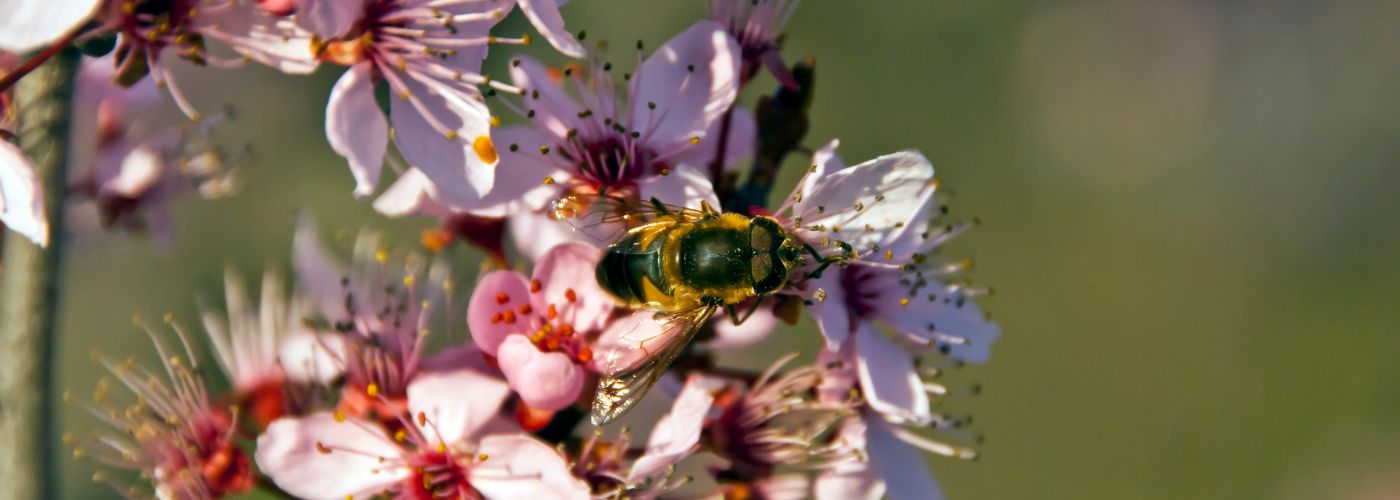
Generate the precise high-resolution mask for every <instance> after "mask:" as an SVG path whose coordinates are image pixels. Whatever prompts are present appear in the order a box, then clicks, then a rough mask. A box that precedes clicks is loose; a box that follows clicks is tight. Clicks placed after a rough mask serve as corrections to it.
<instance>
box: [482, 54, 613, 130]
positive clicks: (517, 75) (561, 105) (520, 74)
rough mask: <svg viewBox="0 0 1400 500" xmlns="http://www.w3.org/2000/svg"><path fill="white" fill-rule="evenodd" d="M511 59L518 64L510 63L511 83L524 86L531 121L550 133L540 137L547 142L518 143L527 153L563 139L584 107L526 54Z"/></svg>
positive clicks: (537, 62) (577, 122)
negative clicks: (512, 81)
mask: <svg viewBox="0 0 1400 500" xmlns="http://www.w3.org/2000/svg"><path fill="white" fill-rule="evenodd" d="M515 60H516V61H518V62H519V64H515V63H512V64H511V68H510V76H511V79H512V80H514V82H515V85H516V86H518V87H520V88H523V89H525V91H526V93H527V94H526V95H527V96H526V97H525V99H524V100H525V106H526V107H527V108H529V109H530V110H532V111H534V112H535V116H534V118H531V121H532V122H533V123H534V125H535V126H536V127H538V128H539V129H540V130H542V131H548V132H549V134H550V135H551V136H552V137H549V138H544V137H542V138H541V139H548V140H550V142H548V143H545V142H541V143H539V144H535V143H523V144H521V145H520V146H521V147H522V148H524V150H525V151H527V152H528V151H534V150H536V149H539V147H540V146H543V145H547V144H554V142H555V141H558V140H561V139H564V138H566V137H567V135H568V133H569V130H570V129H575V128H579V127H580V123H579V121H580V120H579V118H578V113H580V112H582V111H583V109H584V106H583V105H582V104H579V103H578V101H575V100H574V99H573V98H572V97H569V95H568V94H566V93H564V89H563V88H562V87H561V86H560V82H558V81H556V80H555V79H554V78H552V77H550V75H549V68H546V67H545V66H544V65H543V64H540V62H539V61H536V60H535V59H533V58H531V57H527V56H520V57H517V58H516V59H515ZM566 78H569V77H566ZM594 111H595V112H600V111H602V110H594ZM502 144H504V141H503V142H502Z"/></svg>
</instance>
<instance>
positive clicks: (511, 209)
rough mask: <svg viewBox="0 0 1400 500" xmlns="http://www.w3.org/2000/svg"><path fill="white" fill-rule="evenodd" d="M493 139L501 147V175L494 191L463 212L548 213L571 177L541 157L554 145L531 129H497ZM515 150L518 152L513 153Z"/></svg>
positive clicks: (488, 214) (494, 214)
mask: <svg viewBox="0 0 1400 500" xmlns="http://www.w3.org/2000/svg"><path fill="white" fill-rule="evenodd" d="M491 138H492V140H494V141H495V142H496V144H498V145H500V147H499V148H498V149H497V151H499V152H500V155H501V162H500V164H498V165H497V166H496V169H497V170H498V172H499V173H500V174H501V175H498V176H496V182H495V184H493V185H492V186H491V191H490V192H489V193H487V194H486V196H485V197H483V198H482V199H481V201H480V202H479V203H474V204H467V205H463V206H462V207H460V208H462V209H464V210H466V211H469V212H471V213H473V214H475V215H479V216H483V217H505V216H508V215H514V214H517V213H520V212H521V211H524V210H541V209H545V208H546V207H548V205H549V203H550V202H552V201H554V200H555V199H558V198H559V195H560V192H561V191H562V190H563V189H564V186H565V185H566V183H567V181H568V180H569V179H570V178H572V174H570V173H569V172H568V171H565V170H562V169H560V168H559V167H557V166H555V165H554V164H552V163H550V162H548V161H546V160H544V159H543V158H541V157H540V155H539V147H540V146H541V145H545V144H553V143H554V142H553V141H552V140H549V139H546V138H545V137H544V136H542V135H540V133H539V131H537V130H536V129H535V127H530V126H510V127H502V128H498V129H496V130H494V131H492V132H491ZM512 147H515V149H516V150H515V151H511V148H512ZM545 179H552V180H553V182H548V183H547V182H546V181H545ZM555 224H557V225H561V226H565V225H566V224H564V223H558V222H556V223H555Z"/></svg>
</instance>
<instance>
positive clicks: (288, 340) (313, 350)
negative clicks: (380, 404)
mask: <svg viewBox="0 0 1400 500" xmlns="http://www.w3.org/2000/svg"><path fill="white" fill-rule="evenodd" d="M292 317H293V318H300V317H301V316H292ZM343 359H345V344H344V343H343V339H342V338H341V337H340V336H338V335H327V334H319V333H315V332H310V331H295V332H293V333H290V334H288V335H287V336H286V337H283V338H282V343H281V344H280V345H279V346H278V348H277V360H278V362H279V363H280V364H281V365H282V372H283V373H285V374H287V378H288V379H289V380H291V381H293V382H301V383H314V384H329V383H330V382H331V381H333V380H335V379H336V378H339V377H340V374H341V373H344V372H345V369H344V364H345V363H344V362H343V361H341V360H343Z"/></svg>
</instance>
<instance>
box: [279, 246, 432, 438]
mask: <svg viewBox="0 0 1400 500" xmlns="http://www.w3.org/2000/svg"><path fill="white" fill-rule="evenodd" d="M293 247H294V248H293V267H294V268H295V271H296V273H297V276H298V282H299V284H300V285H301V287H302V293H304V294H306V295H307V297H308V298H309V299H310V300H311V307H312V311H311V312H312V314H313V315H315V316H314V317H312V318H310V319H309V323H311V324H314V325H317V328H316V330H317V331H316V333H315V334H314V338H315V342H308V341H302V342H301V343H299V344H298V347H300V348H297V349H291V350H284V351H283V354H282V363H283V365H284V366H295V365H302V366H303V367H304V368H301V370H302V371H312V370H326V371H329V372H330V373H328V374H318V375H317V376H316V378H319V379H323V380H328V379H330V378H334V377H336V376H344V380H345V386H344V388H343V389H342V391H341V399H340V402H339V408H340V409H341V410H342V411H346V412H349V413H350V414H353V415H374V416H377V417H379V418H392V417H393V415H395V414H397V413H398V412H399V411H401V410H402V408H403V405H404V400H405V399H404V398H406V397H407V388H408V384H409V383H410V382H412V381H413V380H414V378H415V377H417V376H418V375H419V374H420V372H421V371H422V370H423V368H424V365H425V363H427V362H430V361H431V360H429V359H424V339H425V337H426V336H427V335H429V333H430V332H431V330H432V329H430V328H429V326H430V322H432V321H433V320H435V319H438V318H443V319H446V318H450V317H451V314H450V312H448V311H446V310H445V309H446V307H445V304H446V303H447V300H446V299H447V297H449V292H450V291H451V290H452V287H453V285H452V282H451V280H450V279H449V278H448V275H449V271H448V269H447V268H446V265H445V264H444V263H443V262H442V261H441V260H435V261H434V262H433V263H432V264H431V265H425V263H424V262H423V259H422V258H421V257H419V256H417V255H414V254H408V255H404V256H401V257H395V258H391V255H390V253H389V252H388V251H387V250H385V249H384V248H383V246H382V243H381V242H380V239H379V237H378V235H376V234H373V233H361V234H360V236H359V237H357V239H356V241H355V248H354V259H353V261H352V264H351V266H350V267H349V268H348V269H347V268H345V266H344V265H343V264H341V263H340V262H339V261H338V260H337V259H335V258H334V257H332V256H330V255H329V254H328V252H326V251H325V250H324V249H323V248H322V247H321V245H320V242H319V240H318V239H317V237H316V235H315V228H314V226H313V225H312V224H310V223H309V222H307V221H306V220H305V219H303V222H302V223H300V224H299V226H298V229H297V234H296V236H295V238H294V241H293ZM439 307H441V308H443V309H444V311H443V312H442V313H441V316H438V315H437V309H438V308H439ZM447 321H448V323H446V324H447V327H446V329H447V330H448V331H451V329H452V327H451V323H450V319H447ZM435 324H439V325H440V324H443V323H435ZM308 348H309V349H308ZM289 355H292V356H296V358H293V359H289ZM447 355H452V353H451V352H445V353H443V354H440V355H439V356H447ZM298 358H299V359H298ZM325 358H329V359H328V360H327V359H325ZM327 361H329V362H327Z"/></svg>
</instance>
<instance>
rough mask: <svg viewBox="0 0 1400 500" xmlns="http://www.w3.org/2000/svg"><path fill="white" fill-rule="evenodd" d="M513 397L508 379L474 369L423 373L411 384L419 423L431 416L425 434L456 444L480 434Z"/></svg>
mask: <svg viewBox="0 0 1400 500" xmlns="http://www.w3.org/2000/svg"><path fill="white" fill-rule="evenodd" d="M507 397H510V387H508V386H507V385H506V383H505V381H503V380H500V379H498V378H495V377H492V376H489V375H486V373H485V372H482V371H477V370H473V369H470V368H460V369H457V370H452V371H441V372H423V373H419V374H418V376H417V377H415V378H414V379H413V382H410V383H409V384H408V410H409V412H410V414H411V415H412V416H413V418H414V422H415V423H417V422H418V420H417V419H418V418H419V417H418V415H420V414H421V415H423V416H425V417H427V419H426V425H425V426H424V428H423V429H422V431H423V434H424V435H425V436H428V437H429V439H432V440H436V439H437V438H439V437H440V438H441V439H442V441H441V442H442V443H444V444H452V443H457V442H460V441H462V440H463V439H465V438H468V437H470V436H473V435H476V434H477V432H478V431H479V430H480V429H481V428H482V426H484V425H486V423H487V422H490V421H491V419H493V418H495V416H496V414H497V413H499V412H500V410H501V405H502V404H504V403H505V402H506V398H507Z"/></svg>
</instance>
